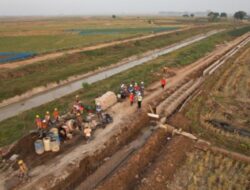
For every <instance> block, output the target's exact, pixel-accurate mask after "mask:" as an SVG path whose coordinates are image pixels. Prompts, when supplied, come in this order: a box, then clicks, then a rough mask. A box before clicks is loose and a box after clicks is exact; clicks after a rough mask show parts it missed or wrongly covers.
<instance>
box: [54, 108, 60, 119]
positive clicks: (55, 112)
mask: <svg viewBox="0 0 250 190" xmlns="http://www.w3.org/2000/svg"><path fill="white" fill-rule="evenodd" d="M53 117H54V120H55V121H56V122H57V121H58V120H59V111H58V109H57V108H55V109H54V112H53Z"/></svg>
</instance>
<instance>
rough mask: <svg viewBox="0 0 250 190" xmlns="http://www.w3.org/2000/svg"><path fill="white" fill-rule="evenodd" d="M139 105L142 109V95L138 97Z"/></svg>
mask: <svg viewBox="0 0 250 190" xmlns="http://www.w3.org/2000/svg"><path fill="white" fill-rule="evenodd" d="M137 103H138V109H141V105H142V96H141V95H138V96H137Z"/></svg>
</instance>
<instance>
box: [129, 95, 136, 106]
mask: <svg viewBox="0 0 250 190" xmlns="http://www.w3.org/2000/svg"><path fill="white" fill-rule="evenodd" d="M134 98H135V95H134V93H130V94H129V102H130V105H131V106H132V105H133V104H134Z"/></svg>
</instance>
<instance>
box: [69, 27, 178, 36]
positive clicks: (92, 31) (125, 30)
mask: <svg viewBox="0 0 250 190" xmlns="http://www.w3.org/2000/svg"><path fill="white" fill-rule="evenodd" d="M176 29H178V27H154V28H153V27H152V28H149V27H148V28H104V29H100V28H99V29H98V28H96V29H72V30H67V31H68V32H77V33H79V34H80V35H104V34H121V33H140V32H153V33H158V32H164V31H170V30H176Z"/></svg>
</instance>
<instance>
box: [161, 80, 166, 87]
mask: <svg viewBox="0 0 250 190" xmlns="http://www.w3.org/2000/svg"><path fill="white" fill-rule="evenodd" d="M165 86H166V79H164V78H162V79H161V87H162V89H164V88H165Z"/></svg>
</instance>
